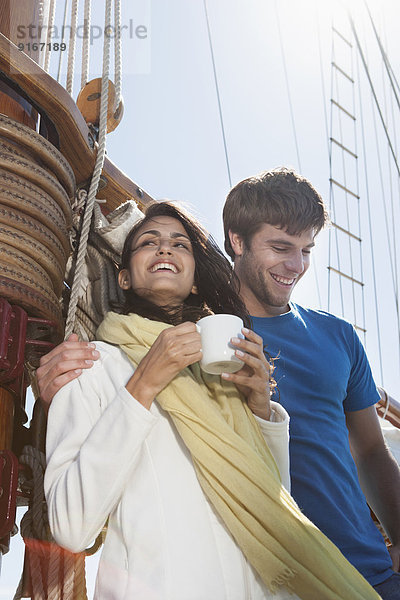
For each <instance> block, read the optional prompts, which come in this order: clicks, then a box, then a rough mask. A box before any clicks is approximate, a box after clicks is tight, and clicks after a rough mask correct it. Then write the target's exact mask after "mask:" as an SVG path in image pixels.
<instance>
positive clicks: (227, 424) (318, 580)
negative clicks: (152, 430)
mask: <svg viewBox="0 0 400 600" xmlns="http://www.w3.org/2000/svg"><path fill="white" fill-rule="evenodd" d="M166 327H169V325H166V324H165V323H159V322H156V321H151V320H149V319H144V318H143V317H139V316H138V315H135V314H130V315H118V314H116V313H108V314H107V316H106V317H105V319H104V321H103V322H102V324H101V325H100V327H99V329H98V331H97V336H98V337H99V339H102V340H104V341H106V342H109V343H111V344H114V345H118V346H120V347H121V349H122V350H123V351H124V352H125V353H126V354H127V356H128V358H129V359H130V361H131V362H132V363H133V364H134V365H135V366H137V365H138V364H139V362H140V361H141V360H142V358H143V357H144V356H145V354H146V353H147V352H148V350H149V348H150V347H151V346H152V344H153V343H154V341H155V340H156V338H157V336H158V335H159V334H160V333H161V331H162V330H163V329H165V328H166ZM157 402H158V403H159V404H160V406H161V407H162V408H163V410H165V411H167V412H168V413H169V415H170V417H171V418H172V420H173V422H174V425H175V427H176V429H177V430H178V432H179V434H180V436H181V438H182V440H183V441H184V443H185V444H186V446H187V447H188V449H189V451H190V453H191V456H192V459H193V463H194V466H195V469H196V472H197V476H198V479H199V482H200V484H201V487H202V489H203V491H204V493H205V494H206V496H207V497H208V498H209V500H210V501H211V503H212V504H213V506H214V507H215V509H216V510H217V512H218V513H219V515H220V516H221V518H222V519H223V521H224V523H225V525H226V527H227V529H228V530H229V531H230V533H231V534H232V536H233V537H234V539H235V540H236V542H237V544H238V545H239V547H240V548H241V550H242V551H243V553H244V555H245V556H246V557H247V559H248V560H249V562H250V563H251V564H252V566H253V567H254V568H255V570H256V571H257V572H258V573H259V575H260V577H261V578H262V580H263V581H264V583H265V584H266V585H267V587H268V588H269V589H270V590H271V591H272V592H273V591H274V590H276V588H277V587H278V586H280V585H284V586H287V587H288V588H290V589H291V590H293V591H294V592H295V593H296V594H297V595H298V596H300V598H302V599H303V600H373V599H374V600H376V599H378V598H379V596H378V594H377V593H376V592H375V590H374V589H373V588H372V587H371V586H370V585H369V584H368V582H367V581H366V580H365V579H364V578H363V577H362V575H360V573H358V571H357V570H356V569H355V568H354V567H353V566H352V565H350V563H349V562H348V561H347V560H346V559H345V558H344V556H343V555H342V554H341V552H340V551H339V550H338V549H337V548H336V546H334V544H332V542H330V541H329V540H328V538H327V537H325V535H324V534H323V533H321V532H320V531H319V529H318V528H317V527H315V525H313V523H311V521H309V520H308V519H307V517H305V516H304V515H303V514H302V513H301V511H300V509H299V508H298V506H297V505H296V503H295V501H294V500H293V498H292V497H291V496H290V495H289V493H288V492H287V491H286V490H285V488H284V487H283V486H282V485H281V483H280V477H279V473H278V470H277V467H276V464H275V461H274V459H273V457H272V455H271V453H270V451H269V449H268V446H267V445H266V443H265V441H264V438H263V437H262V435H261V433H260V430H259V427H258V425H257V422H256V420H255V419H254V416H253V414H252V413H251V411H250V409H249V408H248V406H247V404H246V403H245V402H243V399H242V398H241V397H240V394H239V392H238V390H237V388H236V387H235V386H234V385H232V384H231V383H228V382H225V381H223V380H221V379H220V377H218V376H215V375H207V374H206V373H204V372H202V371H201V370H200V367H199V365H198V364H197V363H196V364H194V365H192V366H191V367H190V368H186V369H184V370H183V371H181V372H180V373H179V375H177V376H176V377H175V378H174V380H173V381H171V383H170V384H169V385H168V386H167V387H166V388H164V389H163V390H162V392H160V393H159V394H158V396H157Z"/></svg>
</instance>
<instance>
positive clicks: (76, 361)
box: [36, 333, 100, 413]
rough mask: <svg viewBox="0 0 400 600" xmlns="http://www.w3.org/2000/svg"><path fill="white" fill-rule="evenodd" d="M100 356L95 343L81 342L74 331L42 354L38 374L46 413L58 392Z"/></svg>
mask: <svg viewBox="0 0 400 600" xmlns="http://www.w3.org/2000/svg"><path fill="white" fill-rule="evenodd" d="M99 356H100V353H99V352H98V351H97V350H96V346H95V344H92V343H89V342H80V341H79V340H78V336H77V335H76V334H75V333H72V334H71V335H70V336H69V338H68V340H67V341H66V342H63V343H62V344H59V345H58V346H56V347H55V348H53V350H52V351H51V352H49V353H48V354H45V355H44V356H42V358H41V359H40V367H39V368H38V369H37V371H36V375H37V380H38V386H39V392H40V398H41V400H42V404H43V408H44V410H45V412H46V413H47V411H48V410H49V406H50V404H51V401H52V400H53V398H54V396H55V394H56V392H58V390H59V389H61V388H62V387H63V386H64V385H65V384H66V383H68V382H69V381H72V379H76V378H77V377H78V376H79V375H80V374H81V373H82V369H90V367H91V366H92V365H93V361H95V360H97V359H98V358H99Z"/></svg>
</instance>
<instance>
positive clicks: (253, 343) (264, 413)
mask: <svg viewBox="0 0 400 600" xmlns="http://www.w3.org/2000/svg"><path fill="white" fill-rule="evenodd" d="M242 333H243V335H244V336H245V339H240V338H238V337H235V338H232V339H231V344H232V345H233V346H235V348H236V350H235V354H236V356H237V357H238V358H240V360H242V361H243V362H244V365H243V367H242V368H241V369H240V371H237V372H236V373H222V375H221V377H222V378H223V379H226V380H229V381H232V383H234V384H235V385H236V386H237V387H238V389H239V390H240V391H241V392H242V394H243V395H244V396H245V398H246V400H247V404H248V406H249V408H250V410H251V411H252V412H253V413H254V414H255V415H256V416H257V417H260V418H261V419H265V420H266V421H268V420H269V419H270V415H271V406H270V397H271V375H272V371H273V367H272V366H271V364H270V363H269V362H268V360H267V359H266V357H265V354H264V349H263V340H262V338H261V337H260V336H259V335H257V334H256V333H254V331H252V330H251V329H246V328H245V327H243V329H242Z"/></svg>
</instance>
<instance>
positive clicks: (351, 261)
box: [332, 30, 359, 324]
mask: <svg viewBox="0 0 400 600" xmlns="http://www.w3.org/2000/svg"><path fill="white" fill-rule="evenodd" d="M335 31H336V30H335ZM351 51H352V48H351V50H350V56H351ZM337 62H338V61H337V59H336V57H335V59H334V63H335V64H337ZM334 72H335V83H336V97H337V99H338V102H339V104H342V100H341V98H340V97H339V80H338V75H339V73H338V70H337V69H335V71H334ZM350 78H351V80H352V81H353V83H352V84H351V87H352V94H351V96H352V104H353V107H352V108H353V114H354V115H355V110H354V108H355V102H354V77H353V73H352V72H351V73H350ZM338 117H339V134H340V143H341V144H342V147H344V145H345V143H344V142H345V139H344V134H343V120H342V112H341V111H339V115H338ZM332 137H333V136H332ZM355 138H356V121H355V120H354V121H353V140H354V139H355ZM344 154H345V151H344V150H343V148H342V149H341V157H342V176H343V184H344V187H345V188H346V190H347V189H349V185H348V181H347V179H348V178H347V170H346V161H345V155H344ZM356 172H357V163H356ZM358 192H359V190H358V189H357V190H356V193H357V196H359V193H358ZM344 198H345V212H346V221H347V222H346V227H347V231H350V230H351V225H350V213H349V194H348V192H347V191H345V192H344ZM357 202H358V200H357ZM335 220H336V219H335ZM337 235H338V234H337ZM336 237H337V236H336ZM348 244H349V257H350V273H351V277H352V279H354V266H353V252H352V245H351V237H350V236H348ZM339 247H340V245H339V244H337V251H338V256H339V255H340V251H339ZM339 264H340V263H339ZM339 270H340V271H341V270H342V269H341V267H340V266H339ZM340 277H341V275H340ZM354 285H355V282H354V281H353V280H352V281H351V290H352V300H353V320H354V324H357V310H356V300H355V287H354ZM342 303H343V306H344V300H343V299H342ZM344 316H345V315H344V313H343V317H344Z"/></svg>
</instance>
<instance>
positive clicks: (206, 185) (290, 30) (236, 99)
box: [0, 0, 400, 600]
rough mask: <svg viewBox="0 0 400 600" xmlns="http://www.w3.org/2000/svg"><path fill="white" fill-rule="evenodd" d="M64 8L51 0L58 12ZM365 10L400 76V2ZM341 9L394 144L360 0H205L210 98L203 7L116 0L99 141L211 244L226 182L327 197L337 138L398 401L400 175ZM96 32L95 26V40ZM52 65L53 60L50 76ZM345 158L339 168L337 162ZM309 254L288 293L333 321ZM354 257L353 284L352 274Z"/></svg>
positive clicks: (374, 344) (6, 567)
mask: <svg viewBox="0 0 400 600" xmlns="http://www.w3.org/2000/svg"><path fill="white" fill-rule="evenodd" d="M62 5H63V2H59V3H58V9H57V10H58V17H59V18H60V15H61V13H62V11H63V6H62ZM102 6H103V2H99V1H98V0H97V2H96V6H94V7H93V25H94V26H96V27H98V28H101V27H103V23H104V17H103V14H102V10H100V9H101V7H102ZM369 7H370V10H371V13H372V14H373V17H374V22H375V25H376V27H377V29H378V31H379V34H380V36H381V38H382V41H383V43H384V46H385V48H386V50H387V54H388V56H389V60H390V62H391V65H392V67H393V70H394V73H395V75H396V76H397V77H400V68H399V67H400V64H399V60H400V58H399V57H400V51H399V50H400V49H399V44H400V40H399V36H398V23H399V22H400V18H399V17H400V14H399V13H400V5H399V3H398V1H397V0H379V1H378V0H373V1H372V0H371V2H370V3H369ZM347 8H348V9H350V10H351V12H352V14H353V15H354V18H355V23H356V28H357V32H358V35H359V38H360V43H361V44H362V47H363V51H364V53H365V55H366V59H367V62H368V67H369V69H370V71H371V78H372V80H373V83H374V87H375V88H376V93H377V97H378V99H379V103H380V105H381V109H382V116H383V119H384V121H385V122H386V123H387V127H388V134H389V136H390V138H391V141H392V144H393V145H394V148H395V150H396V149H397V140H396V137H395V131H396V127H397V130H399V128H398V113H399V108H398V105H397V103H396V100H395V99H394V97H393V95H391V92H390V85H389V82H388V78H387V75H386V74H385V70H384V67H383V63H382V60H381V56H380V52H379V48H378V44H377V42H376V39H375V35H374V33H373V29H372V27H371V23H370V22H369V18H368V15H367V12H366V7H365V4H364V2H361V0H360V1H356V0H354V1H353V2H339V1H334V0H319V1H318V2H317V1H316V0H279V1H278V0H276V1H274V0H208V2H207V9H208V21H209V27H210V34H211V42H212V50H213V56H214V65H215V73H216V76H217V86H218V93H217V88H216V84H215V79H214V70H213V61H212V54H211V49H210V41H209V37H208V28H207V19H206V13H205V5H204V1H203V0H168V2H163V1H161V0H152V1H151V0H135V1H132V0H123V1H122V24H123V25H125V26H126V27H125V29H124V35H123V65H124V67H123V71H124V76H123V97H124V105H125V114H124V117H123V120H122V123H121V124H120V126H119V127H118V128H117V129H116V130H115V131H114V132H113V133H112V134H110V135H109V136H108V155H109V157H110V158H111V160H112V161H113V162H115V163H116V164H117V165H118V167H119V168H120V169H122V170H123V171H125V172H126V173H127V174H128V175H129V177H131V178H132V179H133V180H134V181H136V182H137V183H138V184H139V185H140V186H141V187H143V188H144V189H145V190H146V191H147V192H148V193H149V194H151V195H152V196H153V197H154V198H157V199H161V198H171V199H175V200H181V201H184V202H186V203H188V204H189V207H190V208H191V209H192V210H194V211H195V212H196V214H197V215H198V216H199V218H200V219H201V220H202V221H203V223H204V224H205V226H206V227H207V228H208V229H209V230H210V232H211V233H212V234H213V236H214V237H215V238H216V239H217V241H218V242H219V243H220V244H222V239H223V238H222V219H221V212H222V206H223V203H224V199H225V196H226V194H227V192H228V191H229V189H230V187H231V184H234V183H236V182H238V181H240V180H241V179H243V178H244V177H247V176H249V175H252V174H255V173H258V172H259V171H261V170H265V169H269V168H272V167H276V166H281V165H287V166H293V167H294V168H295V169H296V170H299V171H301V173H302V174H304V175H305V176H306V177H308V178H309V179H310V180H311V181H312V182H313V183H314V185H315V186H316V187H317V189H318V190H319V191H320V192H321V194H322V195H323V196H324V198H325V200H326V201H327V202H328V203H329V201H330V187H329V176H330V169H329V152H328V148H329V145H328V138H329V137H330V136H331V135H332V137H335V136H336V137H337V135H338V133H339V132H340V134H341V136H342V139H343V140H346V143H348V145H349V146H351V147H353V146H352V144H353V145H354V147H355V148H356V152H355V153H356V154H357V155H358V156H359V158H358V179H357V177H356V173H357V169H356V168H355V165H354V164H353V165H352V164H351V159H349V157H348V156H347V157H346V159H343V157H342V155H340V154H334V153H332V156H331V158H332V164H333V167H334V172H333V174H334V178H335V177H336V178H340V177H342V179H341V181H343V177H346V182H347V183H348V184H349V187H350V186H352V189H355V188H357V189H358V191H359V195H360V198H361V199H360V212H361V232H360V234H361V235H360V236H359V237H361V238H362V240H363V241H362V248H363V262H362V271H363V276H362V279H363V283H364V301H365V314H366V328H367V334H366V347H367V351H368V355H369V357H370V360H371V364H372V367H373V370H374V374H375V377H376V379H377V382H378V383H382V382H383V383H384V384H385V386H387V388H388V390H389V392H390V393H391V394H392V395H394V396H396V395H397V397H400V385H399V384H400V376H399V346H398V339H399V337H398V321H397V317H396V305H395V299H394V298H395V295H394V289H396V281H397V278H398V274H399V273H398V259H399V256H398V250H397V249H396V239H395V235H394V232H395V226H396V225H397V223H398V222H399V185H398V184H399V177H398V175H397V172H396V169H395V165H394V162H393V159H392V158H391V157H390V153H388V146H387V143H386V139H385V133H384V129H383V127H382V124H381V121H380V117H379V115H378V114H377V111H376V109H375V108H374V100H373V98H372V96H371V91H370V88H369V85H368V82H367V79H366V75H365V70H364V67H363V65H362V63H361V61H360V57H359V54H358V53H357V48H356V46H355V43H354V39H353V38H352V36H351V32H350V26H349V21H348V18H347V13H346V9H347ZM61 16H62V15H61ZM58 22H59V23H61V21H60V20H59V21H58ZM332 24H334V26H335V28H336V29H337V30H338V31H339V32H340V33H341V34H343V35H344V36H345V37H346V38H347V39H351V40H352V44H353V48H352V50H351V51H350V54H349V52H347V51H346V48H347V46H346V44H345V43H342V44H340V43H339V42H338V37H337V36H336V38H335V40H336V41H335V46H334V48H333V50H334V56H332V37H333V36H332ZM138 26H140V27H146V28H147V32H146V35H145V30H144V29H143V28H142V29H139V30H138V33H139V35H137V33H136V27H138ZM97 32H98V29H94V30H93V35H94V36H96V35H97ZM99 45H100V44H99V43H97V44H96V43H94V45H93V50H94V55H93V56H92V57H91V76H90V78H93V77H96V76H98V75H99V74H100V72H101V67H100V66H99V64H100V63H99V62H98V60H97V58H96V54H98V50H99V48H98V46H99ZM58 57H59V54H58V55H56V53H54V55H53V62H52V64H51V70H52V72H53V73H55V72H56V70H57V60H58ZM332 61H333V62H336V63H337V64H338V65H339V66H340V65H345V67H344V68H345V69H346V70H347V71H348V70H350V71H351V72H352V74H353V76H354V78H355V79H356V80H357V82H359V85H357V86H356V87H354V88H353V87H352V86H351V85H350V87H349V85H348V81H347V80H346V78H344V79H343V80H341V79H340V77H339V76H338V73H337V72H336V73H335V74H334V75H332V72H334V71H332V69H331V62H332ZM76 71H77V73H76V80H75V89H74V97H76V94H77V92H78V91H79V87H80V79H79V78H80V75H79V67H78V66H77V67H76ZM358 71H359V74H360V77H358V74H357V72H358ZM359 90H360V92H359ZM353 92H354V98H353ZM332 94H333V95H332ZM218 95H219V99H220V107H221V111H222V117H223V125H224V134H225V146H226V153H225V146H224V139H223V135H222V128H221V120H220V113H219V105H218ZM331 97H340V100H341V101H342V102H343V104H344V105H346V106H352V103H353V100H354V106H352V110H354V111H355V115H356V117H357V121H356V127H355V129H354V128H353V123H350V124H349V123H348V122H346V121H345V119H343V120H342V121H340V122H339V121H338V117H337V115H335V113H334V112H333V113H332V119H331V104H332V103H331V102H330V99H331ZM360 100H361V103H360ZM361 115H362V119H361ZM333 134H335V135H333ZM364 147H365V152H364ZM226 155H227V157H228V165H227V160H226ZM343 160H345V161H349V162H346V164H344V162H343ZM228 166H229V172H228ZM365 167H366V168H365ZM365 172H366V173H367V174H368V178H366V176H365ZM368 199H369V204H370V211H369V209H368ZM335 202H336V200H335ZM355 206H357V205H355ZM338 211H339V209H338ZM369 212H370V214H369ZM337 217H338V218H339V217H340V218H341V216H340V215H337ZM343 219H344V221H345V220H346V219H347V215H345V216H344V217H343ZM349 222H350V225H351V229H352V231H353V232H354V231H356V230H357V232H358V217H357V211H356V210H355V208H354V205H352V206H350V208H349ZM370 224H372V227H371V228H370ZM388 240H389V243H388ZM338 241H339V246H340V248H341V249H340V250H339V251H338V250H337V249H336V234H331V262H330V264H331V266H332V265H333V266H334V265H335V264H336V263H337V261H338V256H339V257H340V262H341V264H342V266H343V267H344V258H345V257H346V252H347V250H346V248H347V246H348V240H347V239H346V241H343V238H341V237H340V235H339V238H338ZM371 242H372V243H371ZM371 245H372V246H373V250H374V257H375V258H374V262H372V259H371ZM317 246H318V247H317V249H316V251H315V256H314V259H315V267H312V268H311V269H310V273H309V274H308V275H307V276H306V277H305V278H304V279H303V280H302V282H301V283H300V284H299V287H298V290H296V292H295V299H297V300H298V301H299V302H301V303H303V304H306V305H309V306H313V307H317V306H318V307H321V308H323V309H327V308H328V306H329V309H330V310H332V311H333V312H336V313H338V314H341V311H342V307H341V300H340V293H339V292H340V290H339V288H338V286H337V284H336V283H335V281H334V279H333V278H332V279H331V288H330V290H331V292H330V296H329V293H328V269H327V266H328V264H329V262H328V259H329V247H330V244H329V233H328V232H325V233H323V234H321V235H320V240H319V242H318V245H317ZM396 254H397V257H396ZM356 255H357V253H355V254H354V255H353V259H354V264H353V274H354V278H358V276H359V274H360V272H361V264H360V261H359V259H358V258H357V256H356ZM335 261H336V262H335ZM374 270H375V275H376V285H375V286H374V282H373V271H374ZM317 280H318V282H319V285H318V286H317V285H316V281H317ZM350 287H351V286H350ZM342 292H343V296H344V297H345V299H346V300H350V301H349V307H346V309H345V316H346V317H347V318H349V319H350V320H352V318H353V313H354V311H356V313H357V316H358V317H359V316H360V311H361V308H362V298H361V296H360V295H358V296H357V297H356V301H355V303H353V300H352V296H351V294H350V288H349V286H348V284H347V283H345V284H343V290H342ZM357 294H359V292H358V291H357ZM354 304H355V308H354ZM361 312H362V311H361ZM377 315H378V316H379V319H377ZM379 337H380V338H381V359H380V356H379V344H378V338H379ZM305 360H306V357H305ZM21 556H22V546H21V544H20V541H19V540H17V538H15V539H14V540H12V551H11V552H10V553H9V554H8V555H6V556H5V557H4V559H3V569H2V578H1V582H0V600H9V599H10V598H12V595H13V591H14V589H15V587H16V584H17V581H18V578H19V574H20V570H21V568H22V558H21Z"/></svg>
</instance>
